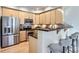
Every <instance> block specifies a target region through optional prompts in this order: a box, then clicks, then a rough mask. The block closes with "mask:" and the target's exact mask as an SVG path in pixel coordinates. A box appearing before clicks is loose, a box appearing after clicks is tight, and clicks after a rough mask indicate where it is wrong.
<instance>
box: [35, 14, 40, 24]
mask: <svg viewBox="0 0 79 59" xmlns="http://www.w3.org/2000/svg"><path fill="white" fill-rule="evenodd" d="M35 23H36V24H40V15H39V14H36V15H35Z"/></svg>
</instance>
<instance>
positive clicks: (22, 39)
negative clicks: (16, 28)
mask: <svg viewBox="0 0 79 59" xmlns="http://www.w3.org/2000/svg"><path fill="white" fill-rule="evenodd" d="M26 37H27V35H26V31H20V41H25V40H26Z"/></svg>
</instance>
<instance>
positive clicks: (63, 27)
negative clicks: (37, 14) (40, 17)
mask: <svg viewBox="0 0 79 59" xmlns="http://www.w3.org/2000/svg"><path fill="white" fill-rule="evenodd" d="M57 25H58V27H57V28H34V29H32V30H41V31H55V30H58V29H65V28H73V26H71V25H68V24H57Z"/></svg>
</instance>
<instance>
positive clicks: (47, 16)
mask: <svg viewBox="0 0 79 59" xmlns="http://www.w3.org/2000/svg"><path fill="white" fill-rule="evenodd" d="M45 18H46V20H45V22H46V24H50V23H51V18H50V12H46V13H45Z"/></svg>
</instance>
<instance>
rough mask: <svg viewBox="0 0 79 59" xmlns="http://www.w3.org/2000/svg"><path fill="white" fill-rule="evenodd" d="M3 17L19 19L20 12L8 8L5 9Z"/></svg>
mask: <svg viewBox="0 0 79 59" xmlns="http://www.w3.org/2000/svg"><path fill="white" fill-rule="evenodd" d="M3 16H16V17H18V11H16V10H13V9H8V8H3Z"/></svg>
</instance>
